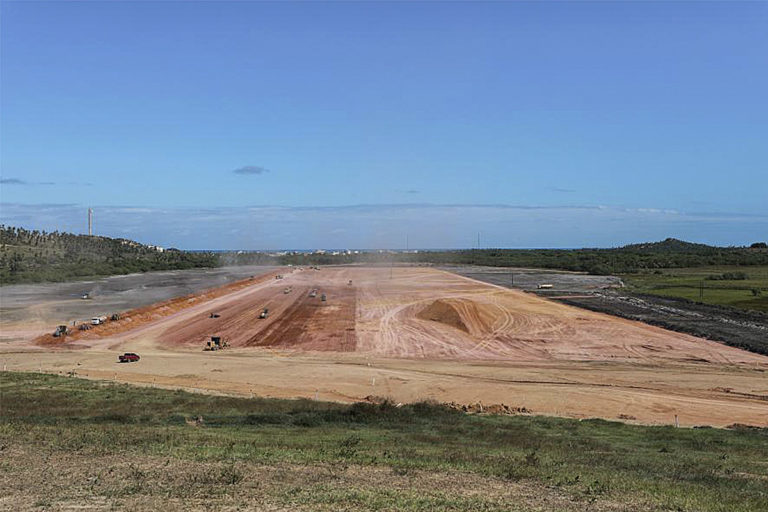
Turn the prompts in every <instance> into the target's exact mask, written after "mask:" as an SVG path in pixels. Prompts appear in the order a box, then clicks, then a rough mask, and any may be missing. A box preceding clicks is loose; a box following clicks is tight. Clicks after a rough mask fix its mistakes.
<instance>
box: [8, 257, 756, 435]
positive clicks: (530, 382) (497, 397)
mask: <svg viewBox="0 0 768 512" xmlns="http://www.w3.org/2000/svg"><path fill="white" fill-rule="evenodd" d="M72 300H78V299H72ZM105 313H110V314H111V316H105V317H104V319H103V321H102V320H100V321H99V322H95V321H94V322H93V323H92V325H90V326H89V327H88V328H84V329H77V328H72V327H71V326H70V327H67V326H62V327H64V332H62V331H61V330H60V329H61V327H59V328H57V327H56V326H57V325H59V323H60V322H51V325H50V329H49V330H47V331H46V332H41V333H37V334H35V336H31V335H28V336H27V337H26V338H24V339H19V340H16V341H13V342H7V343H4V344H3V345H2V348H0V364H2V366H3V368H4V369H7V370H14V371H40V372H47V373H56V374H62V375H64V374H68V375H76V376H79V377H84V378H90V379H101V380H114V381H119V382H128V383H134V384H139V385H147V386H156V387H163V388H170V389H186V390H193V391H198V392H203V393H213V394H231V395H238V396H266V397H280V398H300V397H301V398H310V399H317V400H332V401H341V402H356V401H377V400H383V399H387V400H391V401H393V402H396V403H408V402H416V401H421V400H434V401H437V402H440V403H447V404H452V405H453V406H455V407H457V408H462V409H463V410H467V411H471V412H499V413H504V414H530V413H533V414H542V415H556V416H564V417H571V418H592V417H600V418H606V419H614V420H616V419H618V420H622V421H627V422H636V423H643V424H677V425H680V426H698V425H710V426H727V425H731V424H746V425H755V426H763V427H764V426H767V425H768V406H767V405H768V357H765V356H761V355H758V354H754V353H750V352H746V351H743V350H739V349H736V348H732V347H728V346H725V345H722V344H719V343H716V342H713V341H708V340H705V339H702V338H696V337H693V336H690V335H687V334H682V333H677V332H672V331H667V330H664V329H661V328H659V327H654V326H650V325H647V324H643V323H640V322H635V321H631V320H626V319H622V318H616V317H613V316H609V315H606V314H602V313H598V312H592V311H587V310H584V309H580V308H577V307H573V306H569V305H565V304H562V303H559V302H555V301H553V300H549V299H546V298H542V297H539V296H536V295H534V294H531V293H526V292H523V291H520V290H512V289H507V288H504V287H501V286H497V285H494V284H490V283H484V282H480V281H476V280H473V279H471V278H468V277H464V276H460V275H457V274H455V273H451V272H447V271H444V270H438V269H434V268H429V267H356V266H348V267H343V266H339V267H321V268H318V267H314V268H298V267H286V268H279V269H266V270H265V272H264V273H262V274H258V275H254V276H251V277H247V278H245V279H241V280H238V281H234V282H231V283H228V284H226V285H224V286H222V287H218V288H212V289H208V290H202V291H199V292H195V293H193V294H188V295H183V296H181V297H175V298H170V299H167V300H164V301H161V302H158V303H154V304H150V305H146V306H142V307H139V308H135V309H131V310H127V311H119V312H105ZM96 318H99V317H96ZM27 334H29V333H27ZM54 334H56V335H55V336H54ZM123 352H130V353H136V354H140V356H141V360H140V361H137V362H135V363H133V364H130V365H118V364H117V360H118V359H117V356H118V355H119V354H122V353H123Z"/></svg>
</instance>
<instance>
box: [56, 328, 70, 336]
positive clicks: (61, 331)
mask: <svg viewBox="0 0 768 512" xmlns="http://www.w3.org/2000/svg"><path fill="white" fill-rule="evenodd" d="M69 332H70V331H69V329H67V326H66V325H59V326H58V327H56V330H55V331H54V332H53V337H54V338H59V337H61V336H66V335H67V334H69Z"/></svg>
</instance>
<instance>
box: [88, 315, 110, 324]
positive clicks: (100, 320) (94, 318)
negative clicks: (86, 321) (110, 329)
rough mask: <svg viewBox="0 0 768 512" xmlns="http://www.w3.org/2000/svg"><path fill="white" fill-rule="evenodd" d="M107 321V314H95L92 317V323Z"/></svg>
mask: <svg viewBox="0 0 768 512" xmlns="http://www.w3.org/2000/svg"><path fill="white" fill-rule="evenodd" d="M106 321H107V317H106V316H95V317H93V318H91V325H101V324H103V323H104V322H106Z"/></svg>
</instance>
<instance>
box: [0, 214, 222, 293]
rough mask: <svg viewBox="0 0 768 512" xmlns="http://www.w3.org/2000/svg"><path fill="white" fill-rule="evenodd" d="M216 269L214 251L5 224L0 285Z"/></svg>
mask: <svg viewBox="0 0 768 512" xmlns="http://www.w3.org/2000/svg"><path fill="white" fill-rule="evenodd" d="M217 265H218V258H217V257H216V255H214V254H212V253H190V252H185V251H179V250H177V249H166V250H162V251H161V250H160V249H158V248H156V247H152V246H147V245H143V244H140V243H138V242H134V241H132V240H126V239H120V238H108V237H103V236H87V235H73V234H71V233H60V232H58V231H54V232H52V233H48V232H45V231H37V230H33V231H30V230H26V229H23V228H16V227H11V226H5V225H0V284H14V283H34V282H42V281H69V280H73V279H78V278H85V277H91V276H106V275H115V274H130V273H134V272H147V271H150V270H176V269H188V268H199V267H214V266H217Z"/></svg>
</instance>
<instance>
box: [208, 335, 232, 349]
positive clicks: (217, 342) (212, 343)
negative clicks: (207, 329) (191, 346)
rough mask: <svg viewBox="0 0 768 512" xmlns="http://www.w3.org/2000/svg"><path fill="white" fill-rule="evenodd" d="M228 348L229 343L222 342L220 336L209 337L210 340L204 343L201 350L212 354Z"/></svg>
mask: <svg viewBox="0 0 768 512" xmlns="http://www.w3.org/2000/svg"><path fill="white" fill-rule="evenodd" d="M227 347H229V342H227V341H226V340H224V341H222V340H221V336H211V339H210V340H208V341H207V342H206V343H205V347H204V348H203V350H205V351H210V352H214V351H216V350H221V349H224V348H227Z"/></svg>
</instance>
